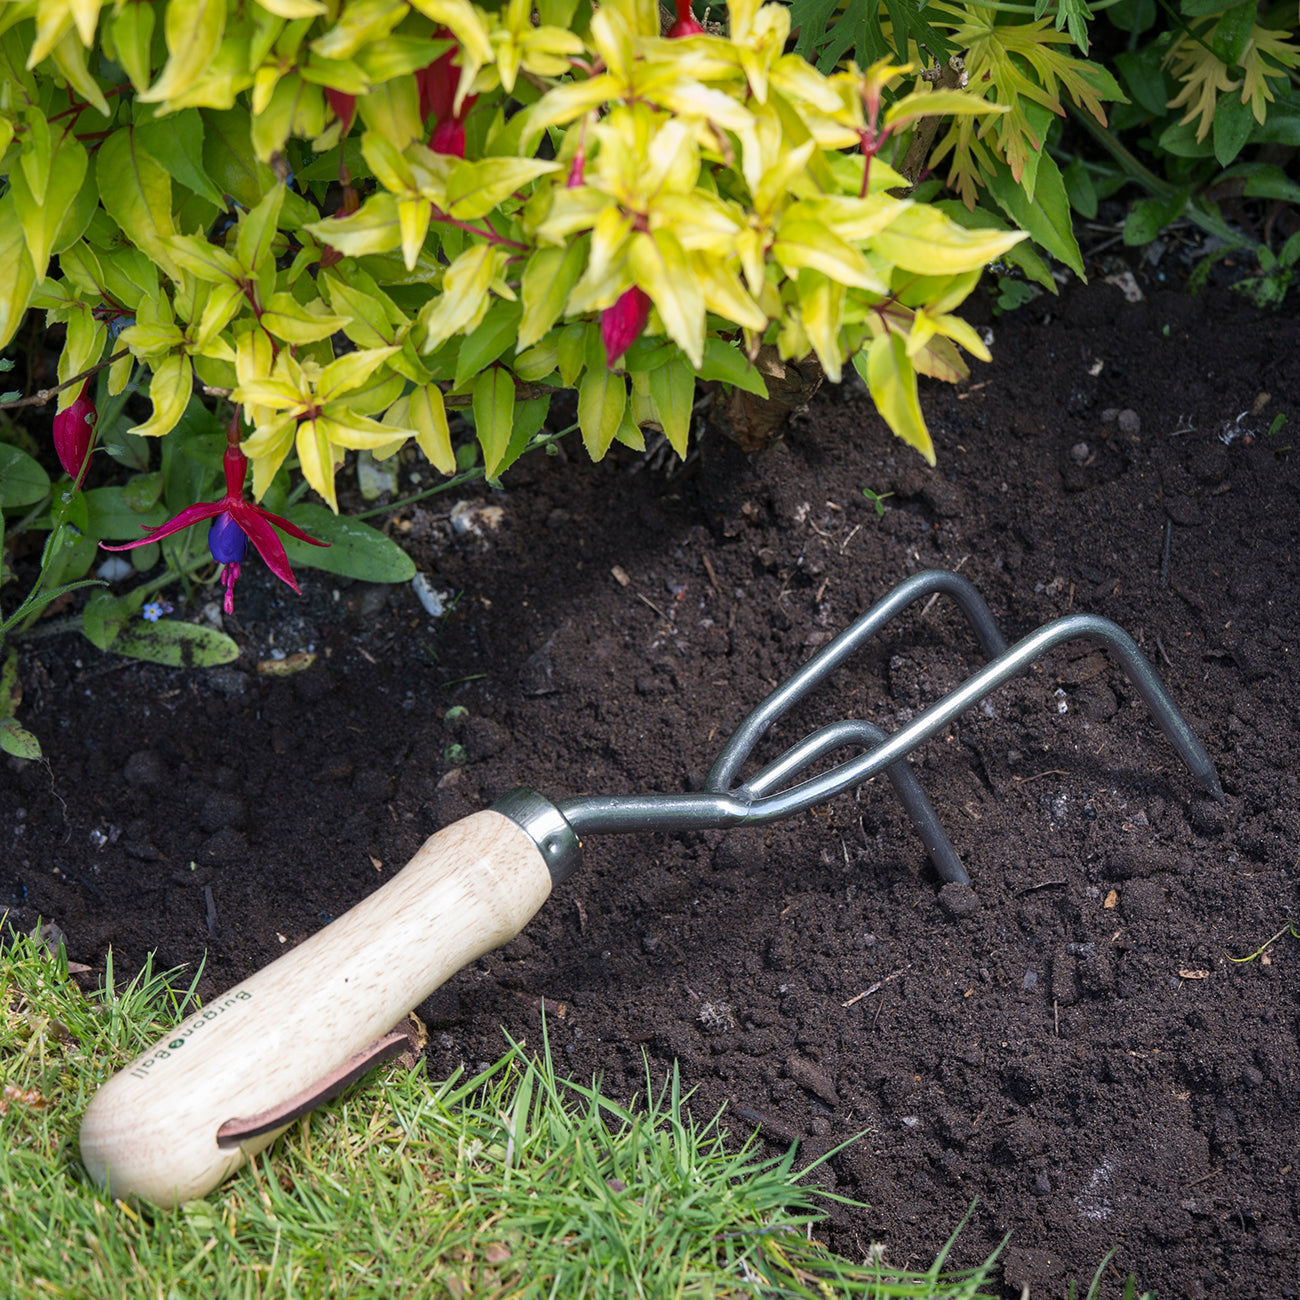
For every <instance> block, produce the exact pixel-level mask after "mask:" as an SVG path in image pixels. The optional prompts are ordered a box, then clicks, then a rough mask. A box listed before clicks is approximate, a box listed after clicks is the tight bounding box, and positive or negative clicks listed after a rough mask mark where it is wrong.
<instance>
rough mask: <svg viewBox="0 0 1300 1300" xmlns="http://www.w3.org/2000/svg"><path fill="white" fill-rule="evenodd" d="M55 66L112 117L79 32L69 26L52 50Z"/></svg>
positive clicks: (86, 98)
mask: <svg viewBox="0 0 1300 1300" xmlns="http://www.w3.org/2000/svg"><path fill="white" fill-rule="evenodd" d="M50 58H51V59H53V60H54V66H55V67H56V68H58V70H59V71H60V72H61V73H62V74H63V79H64V80H65V81H66V82H67V83H68V85H69V86H70V87H71V88H72V89H73V90H75V91H76V92H77V94H79V95H80V96H81V97H82V99H84V100H85V101H86V102H87V103H88V104H90V105H91V106H92V107H94V108H96V109H97V110H98V111H99V113H100V114H101V115H102V116H103V117H111V116H112V113H111V112H110V110H109V107H108V100H106V99H105V98H104V92H103V91H102V90H100V88H99V82H97V81H96V80H95V78H94V77H93V76H92V75H91V72H90V68H89V67H88V66H87V65H86V51H85V48H84V47H83V46H82V44H81V42H80V41H79V40H78V39H77V33H76V32H75V31H74V30H73V29H72V28H71V27H69V28H68V30H67V32H66V33H65V34H64V36H63V38H62V39H61V40H60V41H59V43H58V44H57V45H56V46H55V47H54V48H53V49H52V50H51V51H50Z"/></svg>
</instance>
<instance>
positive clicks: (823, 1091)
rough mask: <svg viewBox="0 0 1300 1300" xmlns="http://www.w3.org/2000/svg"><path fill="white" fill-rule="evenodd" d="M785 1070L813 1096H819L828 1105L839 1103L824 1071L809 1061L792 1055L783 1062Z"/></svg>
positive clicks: (837, 1096) (838, 1097)
mask: <svg viewBox="0 0 1300 1300" xmlns="http://www.w3.org/2000/svg"><path fill="white" fill-rule="evenodd" d="M785 1072H786V1074H787V1075H788V1076H789V1077H790V1078H791V1079H793V1080H794V1082H795V1083H797V1084H798V1085H799V1086H800V1087H801V1088H802V1089H803V1090H804V1091H805V1092H811V1093H812V1095H813V1096H814V1097H818V1098H820V1099H821V1100H822V1101H824V1102H825V1103H826V1104H827V1105H828V1106H838V1105H839V1104H840V1095H839V1093H838V1092H836V1091H835V1085H834V1084H833V1083H832V1082H831V1081H830V1079H829V1078H828V1077H827V1075H826V1073H825V1072H824V1071H823V1070H821V1069H819V1068H818V1067H817V1066H815V1065H814V1064H813V1063H812V1062H811V1061H805V1060H804V1059H803V1058H802V1057H799V1056H792V1057H791V1058H790V1059H789V1060H788V1061H787V1062H786V1063H785Z"/></svg>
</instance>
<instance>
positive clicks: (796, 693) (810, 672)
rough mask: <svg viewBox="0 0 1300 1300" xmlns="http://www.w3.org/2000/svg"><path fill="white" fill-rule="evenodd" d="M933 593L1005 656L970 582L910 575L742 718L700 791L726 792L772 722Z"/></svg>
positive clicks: (943, 573) (934, 574) (943, 575)
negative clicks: (955, 608) (947, 599)
mask: <svg viewBox="0 0 1300 1300" xmlns="http://www.w3.org/2000/svg"><path fill="white" fill-rule="evenodd" d="M936 592H942V593H943V594H945V595H948V596H951V597H952V598H953V599H954V600H955V601H956V602H957V604H958V605H959V606H960V607H961V611H962V613H963V614H965V615H966V621H967V622H968V623H969V624H970V625H971V627H972V628H973V629H974V631H975V635H976V636H977V637H978V638H979V640H980V644H981V646H983V648H984V653H985V654H986V655H987V656H988V657H989V658H990V659H993V658H996V657H997V656H998V655H1000V654H1003V653H1004V652H1005V651H1006V648H1007V639H1006V637H1004V636H1003V635H1002V630H1001V629H1000V628H999V627H998V625H997V620H996V619H995V618H994V617H993V614H992V612H991V611H990V609H989V607H988V605H987V604H985V602H984V597H983V596H981V595H980V594H979V592H978V591H976V589H975V588H974V586H973V585H972V584H971V583H970V582H968V581H967V580H966V579H965V578H963V577H961V576H960V575H959V574H956V573H952V572H951V571H949V570H948V569H927V570H926V571H925V572H924V573H917V574H914V575H913V576H912V577H910V578H908V579H907V580H906V581H905V582H900V583H899V584H898V586H897V587H895V588H894V589H893V590H892V591H891V592H890V593H889V594H888V595H887V596H885V597H884V598H883V599H882V600H879V601H877V602H876V603H875V604H874V605H873V606H872V607H871V608H870V609H869V610H867V612H866V613H865V614H863V615H861V616H860V617H859V618H857V619H856V620H855V621H854V622H853V623H851V624H849V626H848V627H846V628H845V629H844V631H843V632H841V633H840V634H839V635H838V636H836V637H835V639H834V640H833V641H829V642H827V644H826V645H824V646H823V647H822V648H821V649H820V650H819V651H818V652H817V653H816V654H815V655H813V657H812V658H811V659H809V660H808V662H807V663H806V664H804V665H803V667H802V668H800V669H799V670H798V671H797V672H796V673H795V674H794V676H792V677H790V678H789V679H788V680H787V681H786V682H784V683H783V684H782V685H781V686H778V687H777V689H776V690H775V691H773V692H772V694H771V695H769V696H768V697H767V699H765V700H764V701H763V702H762V703H761V704H759V705H758V706H757V708H755V709H752V710H751V711H750V712H749V713H748V714H746V716H745V717H744V718H743V719H742V720H741V723H740V725H739V726H738V727H737V728H736V730H735V732H733V733H732V736H731V739H730V740H728V741H727V743H726V744H725V745H724V746H723V748H722V752H721V753H720V754H719V755H718V757H717V759H716V760H715V762H714V764H713V767H712V769H711V771H710V772H709V775H708V778H707V779H706V780H705V782H704V788H705V790H708V791H710V792H711V793H714V794H722V793H725V792H726V791H728V790H729V789H730V788H731V785H732V782H733V781H734V780H735V779H736V775H737V773H738V772H739V771H740V769H741V767H742V766H743V765H744V762H745V760H746V759H747V758H748V757H749V755H750V752H751V751H752V750H753V748H754V746H755V745H756V744H757V743H758V741H759V738H760V737H761V736H762V735H763V733H764V732H765V731H766V730H767V729H768V727H770V726H771V725H772V723H774V722H775V721H776V720H777V718H779V717H780V716H781V715H782V714H783V713H784V712H785V711H786V710H787V709H788V708H790V707H791V705H793V704H795V703H797V702H798V701H799V700H801V699H803V697H804V696H805V695H807V694H808V693H809V691H811V690H813V689H814V688H815V687H816V686H818V685H820V683H821V682H823V681H824V680H825V679H826V678H827V677H829V676H830V674H831V673H833V672H834V671H835V670H836V669H837V668H838V667H839V666H840V665H841V664H842V663H843V662H844V661H845V660H846V659H847V658H849V656H850V655H852V654H854V653H855V652H856V651H857V650H858V648H859V647H860V646H862V645H863V643H864V642H866V641H868V640H870V639H871V638H872V637H873V636H875V634H876V633H877V632H879V631H880V629H881V628H882V627H884V626H885V624H886V623H888V622H890V621H891V620H892V619H894V618H896V617H897V616H898V615H899V614H900V613H901V612H902V611H903V610H904V609H906V608H907V606H908V605H910V604H912V603H913V602H914V601H917V600H920V599H921V597H922V596H928V595H931V594H932V593H936Z"/></svg>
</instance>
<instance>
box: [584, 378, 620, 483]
mask: <svg viewBox="0 0 1300 1300" xmlns="http://www.w3.org/2000/svg"><path fill="white" fill-rule="evenodd" d="M626 406H627V384H626V383H625V382H624V379H623V376H622V375H616V374H615V373H614V372H613V371H611V370H608V369H606V368H605V367H603V366H600V367H595V368H593V369H590V370H588V371H587V372H586V374H584V375H583V376H582V382H581V383H580V384H579V385H578V427H579V428H580V429H581V430H582V441H583V444H584V446H585V447H586V448H587V454H588V455H589V456H590V457H591V458H592V460H600V459H601V458H602V457H603V456H604V455H605V453H606V452H607V451H608V450H609V444H610V443H611V442H613V441H614V435H615V434H617V433H618V430H619V425H621V424H622V423H623V411H624V408H625V407H626Z"/></svg>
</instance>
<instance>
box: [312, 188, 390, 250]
mask: <svg viewBox="0 0 1300 1300" xmlns="http://www.w3.org/2000/svg"><path fill="white" fill-rule="evenodd" d="M303 229H304V230H305V231H307V233H308V234H310V235H314V236H315V237H316V238H317V239H319V240H320V241H321V243H323V244H328V245H329V246H330V247H331V248H337V249H338V251H339V252H340V253H342V254H343V255H344V256H345V257H365V256H367V255H368V254H371V253H388V252H391V251H392V250H393V249H394V248H398V247H400V246H401V242H402V233H401V225H400V223H399V221H398V219H397V200H396V199H395V198H393V196H392V195H391V194H389V193H388V191H387V190H381V191H379V192H378V193H376V194H372V195H371V196H370V197H369V198H368V199H367V200H366V201H365V202H364V203H363V204H362V205H361V209H360V211H358V212H354V213H353V214H352V215H351V216H350V217H328V218H326V219H325V220H324V221H313V222H310V223H309V224H307V225H305V226H304V227H303Z"/></svg>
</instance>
